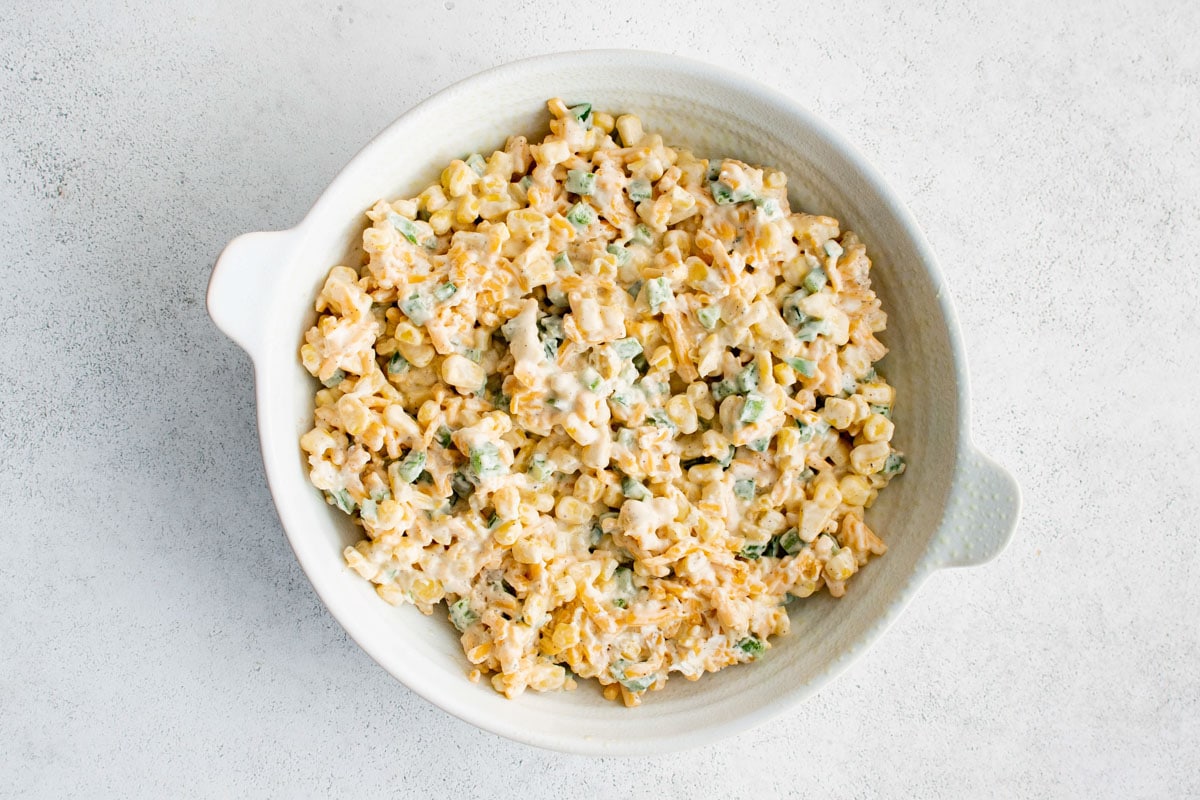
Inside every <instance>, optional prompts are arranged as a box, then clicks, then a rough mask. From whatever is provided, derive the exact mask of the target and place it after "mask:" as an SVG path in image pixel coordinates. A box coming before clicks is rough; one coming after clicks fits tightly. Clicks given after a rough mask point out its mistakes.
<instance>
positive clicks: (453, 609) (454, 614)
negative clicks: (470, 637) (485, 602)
mask: <svg viewBox="0 0 1200 800" xmlns="http://www.w3.org/2000/svg"><path fill="white" fill-rule="evenodd" d="M478 621H479V615H478V614H476V613H475V612H474V611H473V610H472V609H471V601H470V600H468V599H467V598H465V597H462V598H459V599H458V600H455V601H454V602H453V603H451V604H450V622H452V623H453V624H454V627H456V628H458V630H459V632H460V633H461V632H462V631H465V630H466V629H467V628H469V627H471V626H472V625H474V624H475V623H476V622H478Z"/></svg>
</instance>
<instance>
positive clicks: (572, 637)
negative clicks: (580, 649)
mask: <svg viewBox="0 0 1200 800" xmlns="http://www.w3.org/2000/svg"><path fill="white" fill-rule="evenodd" d="M550 640H551V641H552V642H553V643H554V648H555V652H558V653H561V652H562V651H563V650H566V649H568V648H571V647H574V646H575V645H577V644H579V628H578V626H576V625H572V624H570V623H566V622H561V623H559V624H558V625H556V626H555V627H554V633H553V634H551V636H550Z"/></svg>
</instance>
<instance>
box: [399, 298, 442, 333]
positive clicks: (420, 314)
mask: <svg viewBox="0 0 1200 800" xmlns="http://www.w3.org/2000/svg"><path fill="white" fill-rule="evenodd" d="M398 305H399V306H400V310H401V311H403V312H404V314H405V316H407V317H408V318H409V319H411V320H412V321H413V324H414V325H424V324H425V323H426V322H429V320H430V319H432V318H433V309H432V308H431V307H430V304H429V301H428V300H427V299H425V298H424V297H422V296H421V295H420V294H418V293H417V292H413V293H412V294H411V295H409V296H408V298H407V299H405V300H401V301H400V302H399V303H398Z"/></svg>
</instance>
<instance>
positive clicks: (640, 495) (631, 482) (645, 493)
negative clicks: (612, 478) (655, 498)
mask: <svg viewBox="0 0 1200 800" xmlns="http://www.w3.org/2000/svg"><path fill="white" fill-rule="evenodd" d="M621 493H622V494H623V495H625V496H626V497H628V498H629V499H630V500H645V499H646V498H647V497H649V496H650V491H649V490H648V489H647V488H646V487H645V486H643V485H642V483H641V481H639V480H638V479H637V478H632V477H630V476H629V475H626V476H625V477H624V478H621Z"/></svg>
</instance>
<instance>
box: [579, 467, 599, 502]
mask: <svg viewBox="0 0 1200 800" xmlns="http://www.w3.org/2000/svg"><path fill="white" fill-rule="evenodd" d="M603 492H604V484H602V483H600V481H598V480H597V479H596V478H595V476H593V475H587V474H584V475H580V476H579V478H578V479H576V481H575V490H574V492H573V494H574V495H575V496H576V497H578V498H579V499H580V500H581V501H582V502H584V503H595V502H597V501H598V500H599V499H600V495H601V493H603Z"/></svg>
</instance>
